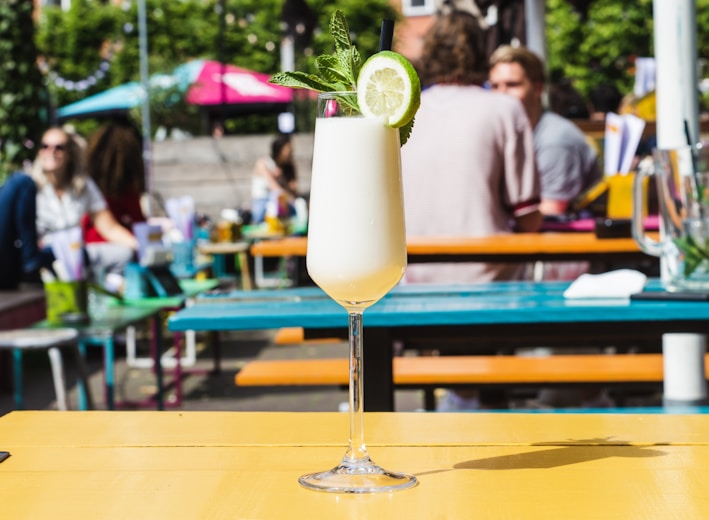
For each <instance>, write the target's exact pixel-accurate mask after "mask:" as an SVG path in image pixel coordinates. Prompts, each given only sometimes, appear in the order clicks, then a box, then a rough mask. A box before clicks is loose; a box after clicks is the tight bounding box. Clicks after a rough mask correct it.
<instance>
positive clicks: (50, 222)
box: [32, 127, 138, 275]
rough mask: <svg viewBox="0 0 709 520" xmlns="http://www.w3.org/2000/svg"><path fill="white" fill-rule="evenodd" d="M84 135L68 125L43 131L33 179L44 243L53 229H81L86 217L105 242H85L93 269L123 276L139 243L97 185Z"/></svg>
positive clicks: (48, 240) (50, 236) (45, 243)
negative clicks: (87, 162)
mask: <svg viewBox="0 0 709 520" xmlns="http://www.w3.org/2000/svg"><path fill="white" fill-rule="evenodd" d="M82 146H83V144H82V142H81V138H80V137H79V136H77V135H75V134H73V133H70V132H69V131H68V130H67V129H64V128H59V127H52V128H50V129H48V130H47V131H46V132H45V133H44V135H42V140H41V145H40V149H39V153H38V156H37V159H36V160H35V163H34V165H33V168H32V178H33V179H34V181H35V183H36V184H37V233H38V234H39V240H40V244H41V245H42V246H43V247H47V246H50V245H51V241H52V233H53V232H56V231H61V230H65V229H69V228H73V227H80V226H81V223H82V218H84V215H87V216H88V219H89V221H90V224H91V225H92V226H94V227H95V228H96V230H97V231H98V233H100V235H101V236H102V237H104V238H105V239H106V240H107V242H106V243H91V244H86V252H87V255H88V257H89V262H90V266H89V268H90V269H92V270H93V271H95V270H99V269H101V270H104V271H105V273H106V274H107V273H115V274H118V275H122V274H123V269H124V268H125V265H126V264H127V263H128V262H130V261H131V260H132V259H133V257H134V252H135V251H136V250H137V249H138V242H137V240H136V239H135V237H134V236H133V234H132V233H131V232H130V231H128V230H127V229H126V228H125V227H123V226H122V225H121V224H119V223H118V221H117V220H116V219H115V218H114V216H113V214H112V213H111V211H110V210H109V209H108V205H107V204H106V200H105V198H104V197H103V195H102V194H101V191H100V190H99V188H98V186H96V183H95V182H94V181H93V179H91V178H90V177H89V176H88V175H87V174H86V172H85V168H84V159H85V158H84V155H83V154H84V149H83V148H82Z"/></svg>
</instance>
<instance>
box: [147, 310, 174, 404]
mask: <svg viewBox="0 0 709 520" xmlns="http://www.w3.org/2000/svg"><path fill="white" fill-rule="evenodd" d="M151 325H152V329H153V330H152V334H151V337H152V339H151V350H152V351H153V353H154V357H153V359H154V360H155V363H154V366H155V383H156V387H157V388H156V391H155V401H156V407H157V409H158V410H164V409H165V403H164V399H163V371H162V359H161V357H162V356H161V352H160V347H161V346H162V322H161V320H160V313H158V314H156V315H155V316H153V318H152V320H151ZM177 363H178V365H177V366H179V363H180V361H179V352H178V361H177Z"/></svg>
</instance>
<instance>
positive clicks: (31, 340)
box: [0, 329, 94, 410]
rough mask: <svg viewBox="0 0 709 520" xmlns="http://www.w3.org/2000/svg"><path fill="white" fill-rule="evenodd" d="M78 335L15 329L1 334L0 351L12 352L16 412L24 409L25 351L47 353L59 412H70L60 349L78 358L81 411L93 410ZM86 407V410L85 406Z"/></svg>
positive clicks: (56, 330) (51, 330)
mask: <svg viewBox="0 0 709 520" xmlns="http://www.w3.org/2000/svg"><path fill="white" fill-rule="evenodd" d="M78 338H79V334H78V332H77V331H76V330H74V329H15V330H6V331H0V349H12V351H13V358H14V381H13V383H14V398H15V408H16V409H17V410H22V409H23V406H24V398H23V384H22V353H23V352H24V351H25V350H37V349H43V350H46V351H47V353H48V355H49V362H50V363H51V366H52V378H53V380H54V390H55V392H56V396H57V408H58V409H59V410H68V409H69V407H68V405H67V389H66V380H65V377H64V366H63V363H62V355H61V352H60V350H59V349H60V348H68V349H70V350H71V351H72V352H73V353H74V356H75V358H76V365H77V369H78V377H79V383H80V388H79V392H80V399H79V402H80V403H81V408H82V409H85V408H88V409H93V408H94V403H93V399H92V397H91V389H90V388H89V382H88V370H87V369H86V365H85V363H84V358H83V356H82V355H81V353H80V352H79V347H78ZM83 405H85V406H83Z"/></svg>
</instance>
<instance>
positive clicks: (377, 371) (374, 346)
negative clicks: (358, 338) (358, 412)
mask: <svg viewBox="0 0 709 520" xmlns="http://www.w3.org/2000/svg"><path fill="white" fill-rule="evenodd" d="M363 324H364V326H363V331H362V345H363V349H362V353H363V357H364V362H363V366H364V377H363V381H364V411H365V412H393V411H394V366H393V350H392V339H391V335H390V334H389V332H388V331H387V330H386V329H384V328H378V327H372V328H367V322H366V314H365V319H364V320H363Z"/></svg>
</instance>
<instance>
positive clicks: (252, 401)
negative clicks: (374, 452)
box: [0, 331, 423, 415]
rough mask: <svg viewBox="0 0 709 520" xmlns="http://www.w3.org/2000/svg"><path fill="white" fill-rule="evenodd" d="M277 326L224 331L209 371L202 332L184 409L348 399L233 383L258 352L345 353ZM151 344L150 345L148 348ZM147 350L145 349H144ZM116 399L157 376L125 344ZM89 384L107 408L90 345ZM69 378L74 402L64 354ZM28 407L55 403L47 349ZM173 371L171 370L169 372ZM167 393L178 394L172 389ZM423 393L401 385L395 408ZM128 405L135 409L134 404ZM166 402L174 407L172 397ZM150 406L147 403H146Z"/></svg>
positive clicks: (139, 397) (35, 368)
mask: <svg viewBox="0 0 709 520" xmlns="http://www.w3.org/2000/svg"><path fill="white" fill-rule="evenodd" d="M274 333H275V331H260V332H229V333H224V334H223V335H222V370H221V373H220V374H210V373H209V371H210V370H211V368H212V367H213V364H212V357H211V350H210V347H209V346H208V344H207V343H208V342H207V337H206V336H198V342H197V349H198V356H197V362H196V364H195V365H194V366H193V367H188V368H187V370H190V369H197V370H199V372H201V373H195V374H188V375H185V376H184V390H183V391H184V399H183V403H182V405H181V406H180V407H179V409H182V410H253V411H335V410H338V408H339V406H340V404H341V403H345V402H346V401H347V391H346V390H343V389H341V388H339V387H318V388H315V389H305V388H292V387H288V388H243V387H236V386H235V385H234V375H235V373H236V372H237V370H238V369H239V367H240V366H242V365H243V364H244V363H245V362H247V361H248V360H250V359H254V358H262V359H274V358H296V357H306V358H307V357H324V356H328V357H346V355H347V345H346V343H326V344H313V345H308V344H306V345H275V344H274V343H273V336H274ZM146 350H147V349H146ZM146 355H147V352H146ZM117 359H118V361H117V363H116V388H115V391H116V399H117V401H133V402H135V401H144V400H146V399H147V398H148V397H149V396H150V395H151V394H152V393H153V392H154V390H155V380H154V377H153V374H152V371H151V370H150V369H148V368H132V367H129V366H128V365H127V364H126V356H125V346H124V345H119V346H118V348H117ZM88 362H89V367H90V371H91V387H92V391H93V395H94V398H95V400H96V401H97V407H98V408H100V409H105V408H106V406H105V400H104V394H103V372H102V370H101V365H102V359H101V349H100V348H95V349H92V350H90V351H89V354H88ZM65 367H66V370H67V379H68V381H69V382H70V384H71V386H72V390H71V393H70V396H69V397H70V403H71V405H72V407H75V406H76V387H75V374H74V371H73V365H72V360H71V359H70V358H69V359H67V360H66V363H65ZM24 373H25V376H24V377H25V385H24V389H25V409H33V410H47V409H49V410H51V409H56V402H55V398H54V397H55V396H54V389H53V386H52V380H51V372H50V368H49V360H48V358H47V355H46V354H45V353H43V352H38V353H32V352H30V353H28V354H26V356H25V372H24ZM168 377H169V376H168ZM168 396H169V397H173V398H174V391H173V390H169V391H168ZM422 403H423V396H422V393H421V392H418V391H401V392H398V393H397V396H396V408H397V410H402V411H411V410H416V409H418V408H420V407H421V406H422ZM127 408H132V409H135V408H136V407H135V406H128V407H127ZM168 408H169V409H173V408H178V407H175V405H174V402H173V403H170V401H168ZM13 409H14V403H13V400H12V394H11V392H10V391H9V390H8V389H5V390H2V391H0V415H2V414H5V413H7V412H9V411H11V410H13ZM146 409H149V408H146Z"/></svg>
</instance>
